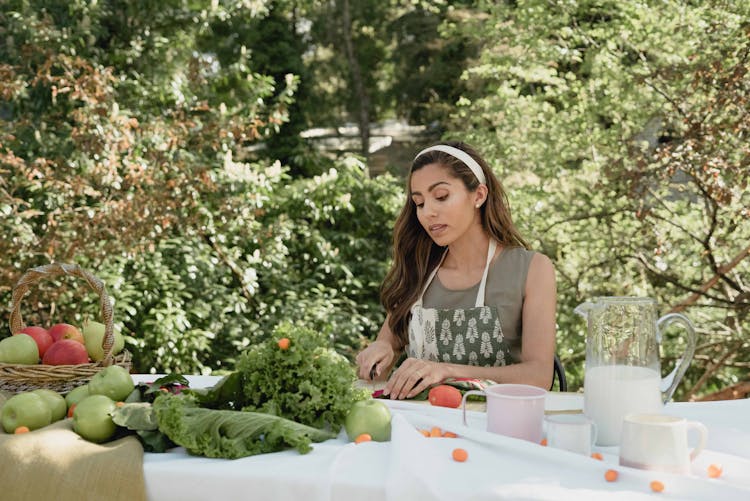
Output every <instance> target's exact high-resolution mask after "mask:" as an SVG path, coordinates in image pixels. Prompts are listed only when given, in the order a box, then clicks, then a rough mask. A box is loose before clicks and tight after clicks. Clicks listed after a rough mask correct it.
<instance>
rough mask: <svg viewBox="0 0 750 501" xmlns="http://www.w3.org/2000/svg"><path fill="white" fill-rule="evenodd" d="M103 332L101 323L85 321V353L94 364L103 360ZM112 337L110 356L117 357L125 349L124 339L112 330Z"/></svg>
mask: <svg viewBox="0 0 750 501" xmlns="http://www.w3.org/2000/svg"><path fill="white" fill-rule="evenodd" d="M104 330H105V326H104V324H103V323H101V322H93V321H87V322H85V323H84V324H83V341H84V344H85V345H86V351H88V352H89V357H91V360H93V361H94V362H100V361H102V360H104V348H103V347H102V342H103V341H104ZM113 335H114V343H113V344H112V354H113V355H117V354H118V353H120V352H121V351H122V350H123V348H125V339H123V337H122V333H120V331H119V330H117V329H115V330H114V332H113Z"/></svg>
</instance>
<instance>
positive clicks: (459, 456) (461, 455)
mask: <svg viewBox="0 0 750 501" xmlns="http://www.w3.org/2000/svg"><path fill="white" fill-rule="evenodd" d="M467 459H469V453H468V452H466V450H465V449H461V448H458V449H453V460H454V461H458V462H459V463H463V462H464V461H466V460H467Z"/></svg>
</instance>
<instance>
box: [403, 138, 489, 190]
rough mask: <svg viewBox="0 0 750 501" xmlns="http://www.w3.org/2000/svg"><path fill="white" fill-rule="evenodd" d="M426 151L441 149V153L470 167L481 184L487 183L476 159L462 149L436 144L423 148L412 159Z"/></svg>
mask: <svg viewBox="0 0 750 501" xmlns="http://www.w3.org/2000/svg"><path fill="white" fill-rule="evenodd" d="M428 151H442V152H443V153H447V154H449V155H451V156H452V157H456V158H458V159H459V160H461V161H462V162H463V163H465V164H466V166H467V167H468V168H469V169H471V172H473V173H474V175H475V176H476V177H477V179H478V180H479V182H480V183H481V184H487V179H486V178H485V177H484V171H482V168H481V167H480V166H479V164H478V163H477V161H476V160H474V159H473V158H471V155H469V154H468V153H466V152H465V151H464V150H459V149H458V148H454V147H453V146H448V145H447V144H438V145H435V146H430V147H429V148H425V149H423V150H422V151H420V152H419V153H417V156H416V157H414V160H416V159H417V158H419V157H421V156H422V155H424V154H425V153H427V152H428Z"/></svg>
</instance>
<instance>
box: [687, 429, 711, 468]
mask: <svg viewBox="0 0 750 501" xmlns="http://www.w3.org/2000/svg"><path fill="white" fill-rule="evenodd" d="M687 428H688V430H690V429H693V430H698V434H699V435H700V438H698V445H696V446H695V448H694V449H693V450H692V451H690V461H692V460H693V459H695V458H696V456H698V454H700V453H701V451H702V450H703V448H704V447H706V442H707V441H708V428H706V426H705V425H704V424H703V423H699V422H698V421H688V422H687Z"/></svg>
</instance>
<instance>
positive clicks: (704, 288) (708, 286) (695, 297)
mask: <svg viewBox="0 0 750 501" xmlns="http://www.w3.org/2000/svg"><path fill="white" fill-rule="evenodd" d="M748 255H750V245H748V246H747V247H745V248H744V249H742V250H741V251H740V252H739V253H738V254H737V255H736V256H734V258H732V260H731V261H729V262H728V263H727V264H725V265H724V266H720V267H719V268H718V270H717V272H716V274H715V275H714V276H713V277H711V278H710V279H709V280H708V281H707V282H706V283H704V284H703V285H701V286H700V288H699V289H698V290H697V291H695V292H694V293H693V294H692V295H691V296H690V297H688V298H687V299H685V300H684V301H682V302H681V303H680V304H678V305H676V306H674V307H673V308H672V309H671V310H670V311H669V312H670V313H679V312H681V311H683V310H685V308H687V307H688V306H690V305H692V304H693V303H695V302H696V301H697V300H698V299H700V298H701V296H708V294H706V292H708V291H709V290H710V289H711V288H712V287H713V286H714V285H716V284H717V283H718V282H719V280H720V279H721V277H722V275H724V274H726V273H727V272H729V271H730V270H732V269H733V268H734V267H736V266H737V265H738V264H740V262H741V261H742V260H743V259H745V258H746V257H747V256H748ZM709 297H710V296H709Z"/></svg>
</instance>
